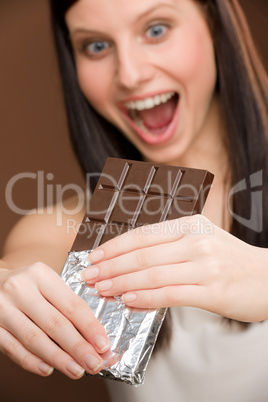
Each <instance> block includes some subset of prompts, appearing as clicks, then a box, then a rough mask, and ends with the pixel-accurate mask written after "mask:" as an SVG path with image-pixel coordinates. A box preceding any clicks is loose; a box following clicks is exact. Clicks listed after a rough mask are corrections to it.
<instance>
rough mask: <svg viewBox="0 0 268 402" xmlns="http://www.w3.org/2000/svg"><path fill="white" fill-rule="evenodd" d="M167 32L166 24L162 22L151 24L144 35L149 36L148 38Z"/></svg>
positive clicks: (158, 36)
mask: <svg viewBox="0 0 268 402" xmlns="http://www.w3.org/2000/svg"><path fill="white" fill-rule="evenodd" d="M166 32H167V27H166V25H163V24H157V25H153V26H151V27H150V28H149V29H148V30H147V32H146V36H148V37H150V38H156V39H158V38H161V37H162V36H164V35H165V33H166Z"/></svg>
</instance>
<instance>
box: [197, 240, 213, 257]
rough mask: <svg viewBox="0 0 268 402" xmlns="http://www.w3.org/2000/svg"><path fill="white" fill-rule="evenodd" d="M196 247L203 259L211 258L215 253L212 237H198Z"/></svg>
mask: <svg viewBox="0 0 268 402" xmlns="http://www.w3.org/2000/svg"><path fill="white" fill-rule="evenodd" d="M195 246H196V247H197V249H198V253H199V255H200V256H201V257H210V256H211V255H212V253H213V248H214V244H213V240H212V238H211V237H208V236H198V239H197V240H196V244H195Z"/></svg>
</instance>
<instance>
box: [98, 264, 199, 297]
mask: <svg viewBox="0 0 268 402" xmlns="http://www.w3.org/2000/svg"><path fill="white" fill-rule="evenodd" d="M206 277H207V274H206V272H202V270H201V269H199V267H198V266H197V265H196V264H193V263H182V264H174V265H164V266H158V267H153V268H149V269H147V270H144V271H141V272H134V273H132V274H127V275H123V276H118V277H116V278H114V279H112V280H105V281H102V282H99V283H96V289H97V290H98V292H99V293H100V294H101V295H102V296H105V297H106V296H107V297H108V296H118V295H122V294H123V293H125V292H129V291H134V290H146V289H159V288H162V287H165V286H172V285H200V284H203V283H204V281H205V280H206Z"/></svg>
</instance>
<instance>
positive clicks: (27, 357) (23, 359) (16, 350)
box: [0, 327, 54, 377]
mask: <svg viewBox="0 0 268 402" xmlns="http://www.w3.org/2000/svg"><path fill="white" fill-rule="evenodd" d="M0 351H1V352H2V353H3V354H4V355H6V356H7V357H8V358H10V359H11V360H12V361H13V362H14V363H16V364H18V365H19V366H20V367H22V368H23V369H24V370H27V371H29V372H31V373H34V374H38V375H40V376H43V377H47V376H49V375H50V374H52V373H53V370H54V369H53V367H51V366H49V365H48V364H47V363H45V362H44V361H43V360H41V359H39V358H38V357H37V356H35V355H34V354H32V353H31V352H29V351H28V350H27V349H25V348H24V346H23V345H22V344H21V343H20V342H19V341H18V340H17V339H16V338H15V337H14V336H13V335H11V334H10V333H9V332H8V331H7V330H5V329H4V328H1V327H0Z"/></svg>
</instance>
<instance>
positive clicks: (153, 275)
mask: <svg viewBox="0 0 268 402" xmlns="http://www.w3.org/2000/svg"><path fill="white" fill-rule="evenodd" d="M147 275H148V280H149V283H150V284H152V285H154V286H156V285H159V284H161V283H162V282H163V271H162V269H160V268H153V269H149V270H148V272H147Z"/></svg>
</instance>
